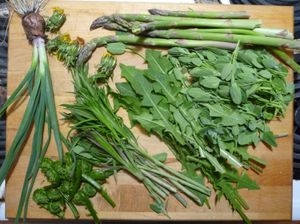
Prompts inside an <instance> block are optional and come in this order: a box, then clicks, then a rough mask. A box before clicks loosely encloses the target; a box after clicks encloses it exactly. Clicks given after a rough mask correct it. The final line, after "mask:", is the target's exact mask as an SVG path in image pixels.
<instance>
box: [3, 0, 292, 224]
mask: <svg viewBox="0 0 300 224" xmlns="http://www.w3.org/2000/svg"><path fill="white" fill-rule="evenodd" d="M54 6H59V7H62V8H63V9H65V12H66V14H67V22H66V24H65V25H64V27H63V29H62V32H70V34H71V35H72V37H74V38H75V37H76V36H81V37H83V38H85V39H86V40H90V39H91V38H92V37H96V36H102V35H107V34H110V33H111V32H109V31H106V30H101V29H100V30H96V31H93V32H90V31H89V26H90V24H91V22H92V21H93V20H94V19H95V18H97V17H99V16H102V15H106V14H111V13H116V12H118V13H146V12H147V9H149V8H154V7H157V8H161V9H170V10H188V9H194V10H218V11H221V10H245V11H247V12H248V13H249V14H250V15H251V18H257V19H261V20H262V21H263V26H265V27H274V28H286V29H288V30H289V31H291V32H293V8H292V7H275V6H242V5H235V6H229V5H200V4H151V3H149V4H144V3H143V4H141V3H128V2H126V3H109V2H97V1H96V0H95V1H86V0H52V1H50V2H49V4H48V6H47V7H46V8H45V10H44V11H43V12H42V13H43V15H50V14H51V8H52V7H54ZM31 52H32V51H31V46H30V45H29V44H28V42H27V40H26V39H25V35H24V33H23V30H22V27H21V23H20V19H19V18H18V17H17V16H13V18H12V21H11V25H10V31H9V65H8V68H9V69H8V93H9V94H10V93H11V92H12V91H13V89H15V87H16V86H17V84H18V83H19V82H20V81H21V79H22V78H23V75H24V74H25V71H26V70H27V69H28V68H29V66H30V61H31ZM103 52H104V49H98V50H97V51H96V52H95V53H94V55H93V58H92V60H91V65H90V67H91V68H92V69H93V68H94V64H95V63H96V62H97V61H99V60H100V56H101V55H102V53H103ZM49 60H50V68H51V72H52V77H53V83H54V84H53V86H54V92H55V99H56V104H57V105H58V106H57V108H58V111H59V112H61V111H62V109H61V107H59V105H60V104H62V103H66V102H71V101H72V99H73V98H72V94H70V93H69V92H71V91H72V90H73V86H72V83H71V75H70V74H68V72H67V70H66V69H65V68H64V67H63V66H62V65H61V63H59V62H57V60H56V59H54V58H51V57H50V59H49ZM118 61H119V62H122V63H125V64H130V65H136V66H140V67H143V66H144V65H143V61H142V60H141V59H139V58H138V57H136V56H133V55H130V54H126V55H122V56H120V57H119V59H118ZM119 74H120V71H119V69H117V70H116V76H115V81H116V82H117V81H119V80H120V77H119V76H120V75H119ZM288 79H289V80H290V81H292V80H293V78H292V75H290V76H289V77H288ZM25 101H26V100H25ZM25 103H26V102H23V104H21V105H20V106H19V107H18V108H17V109H16V110H15V111H13V112H11V113H10V114H9V116H8V119H7V146H9V145H10V143H11V141H12V139H13V137H14V135H15V132H16V130H17V129H18V126H19V124H20V120H21V118H22V114H23V111H24V108H25V106H24V105H25ZM121 115H122V116H124V117H125V118H126V114H125V113H124V112H123V113H121ZM61 126H62V130H63V131H64V132H66V131H67V125H66V124H61ZM271 126H272V130H273V131H274V132H275V134H280V133H288V137H284V138H280V139H278V147H277V148H274V149H273V150H270V149H268V148H266V147H265V146H264V145H263V144H259V145H258V147H257V148H256V149H255V151H253V153H254V154H256V155H258V156H260V157H261V158H263V159H265V160H266V161H267V162H268V165H267V168H266V169H265V170H264V173H263V174H261V175H256V174H254V173H253V172H251V171H250V175H251V176H252V177H253V178H254V179H255V180H256V181H257V182H258V183H259V184H260V186H261V189H260V190H257V191H251V192H250V191H247V190H243V191H242V196H243V197H244V198H245V199H246V201H247V202H248V203H249V205H250V209H249V210H248V211H247V215H248V216H249V217H250V218H251V219H253V220H289V219H290V218H291V190H292V188H291V184H292V149H293V107H292V104H290V106H289V108H288V111H287V114H286V117H285V118H284V119H283V120H281V121H272V122H271ZM134 133H135V134H136V136H138V137H139V141H140V143H141V145H142V146H144V147H145V148H146V149H148V150H149V152H150V153H156V152H161V151H168V149H167V147H166V146H165V145H164V144H163V143H161V142H160V141H159V140H158V139H157V138H156V137H154V136H152V137H148V136H146V135H145V134H144V133H143V132H142V131H141V130H139V129H136V128H135V129H134ZM30 151H31V140H30V138H29V140H28V143H27V144H26V145H25V147H24V150H23V152H22V154H21V155H20V157H19V161H18V163H17V165H16V166H15V167H14V170H13V172H12V173H11V175H10V178H9V179H8V181H7V190H6V198H5V201H6V216H7V217H8V218H13V217H14V216H15V214H16V211H17V207H18V202H19V196H20V192H21V188H22V184H23V179H24V174H25V170H26V167H27V163H28V159H29V155H30ZM169 155H170V159H168V161H167V162H168V165H170V166H172V167H178V163H177V162H176V161H175V159H174V157H173V156H172V155H171V154H169ZM48 156H51V157H53V158H56V149H55V146H54V144H52V145H51V147H50V149H49V152H48ZM45 184H46V183H45V181H44V178H43V176H42V175H39V176H38V178H37V181H36V184H35V188H36V187H38V186H41V185H45ZM107 189H108V191H109V193H110V194H111V195H112V197H113V199H114V200H115V202H116V204H117V206H116V208H114V209H113V208H111V207H110V206H109V205H108V204H107V203H106V202H105V201H104V200H102V199H101V198H100V197H96V198H95V200H94V204H95V207H96V209H97V211H98V212H99V214H100V216H101V218H102V219H111V220H116V219H126V220H133V219H137V220H158V219H167V218H166V217H164V216H161V215H157V214H155V213H154V212H152V211H151V210H150V209H149V204H150V203H151V198H150V197H149V196H148V194H147V192H146V190H145V189H144V187H143V185H141V184H139V183H138V182H137V181H135V180H134V179H133V178H132V177H130V176H129V175H127V174H125V173H122V172H121V173H119V174H118V179H117V183H115V181H114V180H113V179H110V180H109V184H108V185H107ZM211 205H212V208H211V209H208V208H206V207H203V208H200V207H198V206H196V205H195V204H193V203H192V202H190V203H189V206H188V208H183V207H182V206H181V205H180V204H179V203H178V202H177V201H175V200H174V199H173V198H171V199H170V200H169V204H168V210H169V215H170V217H171V218H172V219H175V220H236V219H239V216H238V215H237V214H236V213H232V211H231V209H230V207H229V206H228V203H227V202H226V201H225V200H221V202H220V203H218V204H217V205H215V204H214V197H213V196H212V197H211ZM80 213H81V215H82V218H88V217H87V216H86V215H85V214H86V211H85V210H84V208H82V209H81V210H80ZM66 216H67V218H72V215H71V214H70V212H67V215H66ZM28 217H29V218H53V216H51V215H49V213H47V212H46V211H45V210H43V209H40V208H38V206H36V205H35V203H33V202H32V201H31V202H30V205H29V213H28Z"/></svg>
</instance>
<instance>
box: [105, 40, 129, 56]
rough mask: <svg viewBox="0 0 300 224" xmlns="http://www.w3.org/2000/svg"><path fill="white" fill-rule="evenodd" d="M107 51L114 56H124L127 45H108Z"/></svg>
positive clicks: (118, 43)
mask: <svg viewBox="0 0 300 224" xmlns="http://www.w3.org/2000/svg"><path fill="white" fill-rule="evenodd" d="M106 50H107V51H108V52H109V53H111V54H114V55H120V54H124V53H125V50H126V45H125V44H124V43H121V42H117V43H109V44H107V45H106Z"/></svg>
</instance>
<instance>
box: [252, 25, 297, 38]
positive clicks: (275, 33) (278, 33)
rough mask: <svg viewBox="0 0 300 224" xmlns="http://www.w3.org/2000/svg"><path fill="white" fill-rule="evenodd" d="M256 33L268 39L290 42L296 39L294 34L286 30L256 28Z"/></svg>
mask: <svg viewBox="0 0 300 224" xmlns="http://www.w3.org/2000/svg"><path fill="white" fill-rule="evenodd" d="M254 31H255V32H257V33H260V34H263V35H264V36H267V37H279V38H285V39H290V40H292V39H294V35H293V33H291V32H289V31H288V30H286V29H272V28H255V29H254Z"/></svg>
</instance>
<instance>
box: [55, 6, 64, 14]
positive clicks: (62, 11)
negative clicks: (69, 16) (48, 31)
mask: <svg viewBox="0 0 300 224" xmlns="http://www.w3.org/2000/svg"><path fill="white" fill-rule="evenodd" d="M53 12H56V13H58V14H64V12H65V11H64V10H63V9H62V8H59V7H54V8H53Z"/></svg>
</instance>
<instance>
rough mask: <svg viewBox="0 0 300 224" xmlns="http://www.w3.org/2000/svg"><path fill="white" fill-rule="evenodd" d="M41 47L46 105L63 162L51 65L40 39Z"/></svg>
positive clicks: (59, 155)
mask: <svg viewBox="0 0 300 224" xmlns="http://www.w3.org/2000/svg"><path fill="white" fill-rule="evenodd" d="M39 41H40V44H41V47H40V48H39V51H40V52H39V55H40V60H41V61H42V63H43V65H42V67H41V68H40V69H41V71H40V72H41V73H43V74H45V80H46V89H45V91H46V97H47V99H46V104H47V111H48V115H49V116H50V121H51V127H52V130H53V134H54V138H55V142H56V146H57V151H58V157H59V159H60V160H61V161H62V160H63V155H64V153H63V147H62V143H61V139H60V130H59V124H58V118H57V114H56V106H55V100H54V93H53V86H52V81H51V75H50V70H49V65H48V59H47V53H46V49H45V46H44V40H43V39H41V38H40V39H39Z"/></svg>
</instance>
